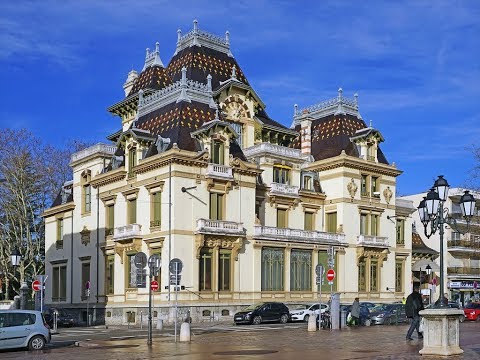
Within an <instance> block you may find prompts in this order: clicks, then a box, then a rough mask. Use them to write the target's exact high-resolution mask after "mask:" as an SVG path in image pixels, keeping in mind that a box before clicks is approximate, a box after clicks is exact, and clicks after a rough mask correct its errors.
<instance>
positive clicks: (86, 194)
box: [83, 185, 92, 213]
mask: <svg viewBox="0 0 480 360" xmlns="http://www.w3.org/2000/svg"><path fill="white" fill-rule="evenodd" d="M91 210H92V187H91V186H90V185H85V186H84V187H83V212H84V213H89V212H90V211H91Z"/></svg>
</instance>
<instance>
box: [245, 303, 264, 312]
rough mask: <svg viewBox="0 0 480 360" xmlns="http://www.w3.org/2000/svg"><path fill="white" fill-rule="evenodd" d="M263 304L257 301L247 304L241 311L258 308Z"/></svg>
mask: <svg viewBox="0 0 480 360" xmlns="http://www.w3.org/2000/svg"><path fill="white" fill-rule="evenodd" d="M263 304H264V303H258V304H252V305H249V306H247V307H246V308H245V309H243V311H252V310H256V309H258V308H259V307H261V306H262V305H263Z"/></svg>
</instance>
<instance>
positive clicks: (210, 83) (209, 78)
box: [207, 74, 212, 91]
mask: <svg viewBox="0 0 480 360" xmlns="http://www.w3.org/2000/svg"><path fill="white" fill-rule="evenodd" d="M207 90H208V91H212V75H210V74H208V75H207Z"/></svg>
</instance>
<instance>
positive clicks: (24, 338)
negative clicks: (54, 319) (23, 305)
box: [0, 310, 51, 350]
mask: <svg viewBox="0 0 480 360" xmlns="http://www.w3.org/2000/svg"><path fill="white" fill-rule="evenodd" d="M50 339H51V336H50V329H49V327H48V325H47V323H46V322H45V319H44V318H43V315H42V313H41V312H40V311H33V310H0V349H12V348H28V349H29V350H42V349H43V348H44V347H45V345H46V344H47V343H49V342H50Z"/></svg>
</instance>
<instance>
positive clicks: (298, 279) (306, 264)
mask: <svg viewBox="0 0 480 360" xmlns="http://www.w3.org/2000/svg"><path fill="white" fill-rule="evenodd" d="M311 290H312V252H311V251H304V250H292V251H291V252H290V291H311Z"/></svg>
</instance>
